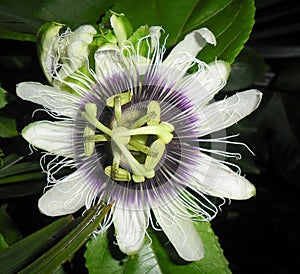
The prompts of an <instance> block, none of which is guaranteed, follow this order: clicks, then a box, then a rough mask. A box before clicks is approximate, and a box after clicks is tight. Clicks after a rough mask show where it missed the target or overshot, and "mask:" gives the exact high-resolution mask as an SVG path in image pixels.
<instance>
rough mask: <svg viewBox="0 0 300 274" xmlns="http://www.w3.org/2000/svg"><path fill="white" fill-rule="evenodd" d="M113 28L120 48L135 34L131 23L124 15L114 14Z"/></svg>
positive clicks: (112, 17) (111, 19)
mask: <svg viewBox="0 0 300 274" xmlns="http://www.w3.org/2000/svg"><path fill="white" fill-rule="evenodd" d="M110 23H111V26H112V28H113V30H114V33H115V35H116V37H117V40H118V45H119V47H122V46H123V42H124V41H125V40H127V39H128V37H130V36H131V34H132V33H133V28H132V26H131V23H130V22H129V21H128V19H127V18H126V17H125V16H124V15H123V14H118V15H117V14H113V15H112V16H111V18H110Z"/></svg>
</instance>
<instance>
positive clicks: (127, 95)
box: [106, 91, 132, 107]
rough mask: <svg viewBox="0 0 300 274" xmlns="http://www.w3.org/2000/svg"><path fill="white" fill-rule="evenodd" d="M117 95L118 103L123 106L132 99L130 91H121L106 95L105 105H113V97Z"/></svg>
mask: <svg viewBox="0 0 300 274" xmlns="http://www.w3.org/2000/svg"><path fill="white" fill-rule="evenodd" d="M116 97H119V98H120V105H121V106H123V105H125V104H127V103H129V102H130V101H131V99H132V92H131V91H127V92H123V93H120V94H116V95H113V96H111V97H108V98H107V100H106V105H107V106H108V107H115V98H116Z"/></svg>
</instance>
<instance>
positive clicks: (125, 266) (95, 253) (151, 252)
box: [85, 222, 231, 274]
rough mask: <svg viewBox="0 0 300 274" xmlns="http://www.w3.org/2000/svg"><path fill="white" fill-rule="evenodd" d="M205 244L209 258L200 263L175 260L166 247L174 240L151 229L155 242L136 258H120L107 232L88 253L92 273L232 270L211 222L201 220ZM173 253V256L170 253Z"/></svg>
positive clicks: (223, 273)
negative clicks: (110, 244)
mask: <svg viewBox="0 0 300 274" xmlns="http://www.w3.org/2000/svg"><path fill="white" fill-rule="evenodd" d="M195 226H196V228H197V230H198V232H199V234H200V236H201V238H202V240H203V243H204V246H205V257H204V258H203V259H202V260H200V261H197V262H191V263H188V262H184V261H181V262H180V263H177V264H175V263H173V262H172V261H171V260H170V257H174V256H172V255H171V254H170V253H167V251H166V250H170V249H172V246H171V244H170V242H169V241H168V240H167V239H166V238H165V239H164V240H161V237H160V236H158V235H157V233H154V232H153V231H151V232H150V233H149V234H150V236H151V239H152V243H151V245H150V243H146V244H145V245H144V247H143V248H142V250H141V251H140V252H139V253H138V254H137V255H134V256H132V257H126V258H125V259H123V260H122V261H118V260H116V259H114V258H113V257H112V256H111V253H110V248H109V244H108V239H107V235H100V236H98V237H97V239H91V240H90V242H89V243H88V244H87V250H86V253H85V258H86V265H87V267H88V269H89V273H91V274H96V273H99V272H100V271H103V273H116V274H117V273H122V274H127V273H128V274H129V273H130V274H139V273H153V274H154V273H157V274H159V273H165V274H166V273H170V274H171V273H172V274H182V273H184V274H195V273H201V274H226V273H231V272H230V270H229V269H228V262H227V260H226V259H225V257H224V255H223V251H222V249H221V247H220V245H219V243H218V240H217V237H216V236H215V235H214V233H213V231H212V229H211V227H210V224H209V223H206V222H201V223H197V224H195ZM170 255H171V256H170Z"/></svg>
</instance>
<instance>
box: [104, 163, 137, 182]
mask: <svg viewBox="0 0 300 274" xmlns="http://www.w3.org/2000/svg"><path fill="white" fill-rule="evenodd" d="M104 172H105V174H106V175H107V176H108V177H110V178H111V179H113V180H116V181H121V182H129V181H130V180H131V176H130V173H129V172H128V171H127V170H125V169H123V168H118V169H117V170H115V169H114V168H113V167H112V166H107V167H106V168H105V169H104Z"/></svg>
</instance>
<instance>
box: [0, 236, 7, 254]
mask: <svg viewBox="0 0 300 274" xmlns="http://www.w3.org/2000/svg"><path fill="white" fill-rule="evenodd" d="M7 247H8V244H7V243H6V241H5V240H4V238H3V236H2V234H0V250H2V249H5V248H7Z"/></svg>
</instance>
